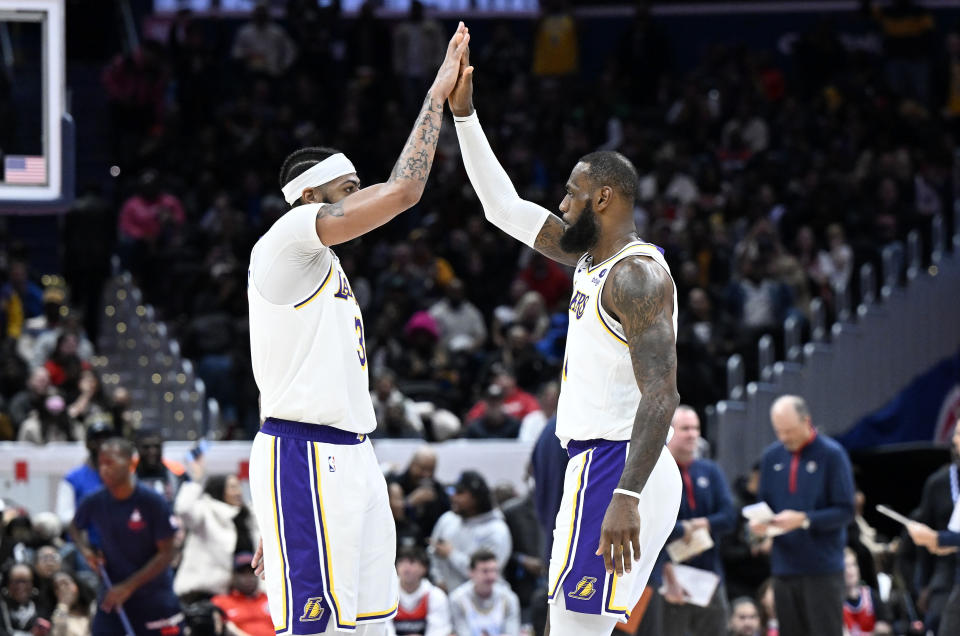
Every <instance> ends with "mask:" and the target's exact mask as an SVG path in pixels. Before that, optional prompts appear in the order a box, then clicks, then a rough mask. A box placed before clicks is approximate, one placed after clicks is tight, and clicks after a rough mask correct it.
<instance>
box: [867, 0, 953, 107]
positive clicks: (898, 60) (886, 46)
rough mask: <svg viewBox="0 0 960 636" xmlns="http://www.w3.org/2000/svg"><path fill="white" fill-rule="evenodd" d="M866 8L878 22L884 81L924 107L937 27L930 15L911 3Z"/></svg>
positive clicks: (869, 3)
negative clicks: (884, 73)
mask: <svg viewBox="0 0 960 636" xmlns="http://www.w3.org/2000/svg"><path fill="white" fill-rule="evenodd" d="M864 5H865V6H867V7H869V8H870V9H871V10H872V12H873V16H874V18H876V20H877V21H878V22H879V23H880V30H881V31H882V33H883V51H884V53H885V55H886V58H887V68H886V74H887V82H888V83H889V84H890V87H891V88H893V90H894V92H896V93H897V94H898V95H900V96H901V97H904V98H908V99H915V100H917V101H919V102H920V103H921V104H924V105H925V104H926V103H927V100H928V98H929V96H930V60H929V57H930V54H931V53H932V36H933V34H934V32H935V28H936V25H935V23H934V21H933V16H932V15H931V14H930V12H929V11H927V10H926V9H925V8H924V7H921V6H917V5H916V4H915V3H914V1H913V0H895V1H894V2H893V4H892V6H889V7H882V8H881V7H878V6H874V5H873V2H872V1H871V0H866V1H865V2H864Z"/></svg>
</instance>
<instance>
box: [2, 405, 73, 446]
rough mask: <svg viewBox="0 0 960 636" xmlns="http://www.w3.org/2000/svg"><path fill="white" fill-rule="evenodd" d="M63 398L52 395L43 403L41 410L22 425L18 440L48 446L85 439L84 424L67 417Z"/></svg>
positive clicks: (32, 413) (32, 412)
mask: <svg viewBox="0 0 960 636" xmlns="http://www.w3.org/2000/svg"><path fill="white" fill-rule="evenodd" d="M65 406H66V405H65V404H64V401H63V398H62V397H60V396H59V395H51V396H49V397H47V399H46V400H44V401H43V404H42V405H41V406H40V408H39V410H36V411H31V412H30V416H29V417H28V418H27V419H25V420H24V421H23V423H22V424H21V425H20V432H19V433H18V435H17V439H18V440H19V441H21V442H31V443H33V444H46V443H47V442H65V441H70V442H76V441H82V440H83V438H84V430H83V424H81V423H79V422H77V421H76V420H72V419H71V418H70V416H69V415H67V412H66V409H65Z"/></svg>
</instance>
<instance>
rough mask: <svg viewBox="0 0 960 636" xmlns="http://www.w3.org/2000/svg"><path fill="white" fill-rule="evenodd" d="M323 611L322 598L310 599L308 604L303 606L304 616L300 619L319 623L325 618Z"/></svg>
mask: <svg viewBox="0 0 960 636" xmlns="http://www.w3.org/2000/svg"><path fill="white" fill-rule="evenodd" d="M323 610H324V607H323V597H322V596H314V597H312V598H308V599H307V602H306V604H304V606H303V616H301V617H300V621H301V622H306V621H318V620H320V619H321V618H322V617H323Z"/></svg>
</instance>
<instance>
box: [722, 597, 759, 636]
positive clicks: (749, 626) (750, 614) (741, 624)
mask: <svg viewBox="0 0 960 636" xmlns="http://www.w3.org/2000/svg"><path fill="white" fill-rule="evenodd" d="M727 636H762V634H761V633H760V611H759V610H758V609H757V604H756V603H755V602H754V601H753V599H752V598H750V597H749V596H740V597H738V598H736V599H734V600H733V602H732V603H731V604H730V628H729V629H728V630H727Z"/></svg>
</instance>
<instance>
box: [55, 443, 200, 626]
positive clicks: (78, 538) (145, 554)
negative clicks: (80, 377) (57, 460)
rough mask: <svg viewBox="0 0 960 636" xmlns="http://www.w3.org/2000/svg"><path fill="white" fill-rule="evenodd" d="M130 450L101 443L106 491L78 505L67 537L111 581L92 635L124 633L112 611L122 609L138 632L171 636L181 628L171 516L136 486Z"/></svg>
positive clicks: (156, 499)
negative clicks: (96, 540)
mask: <svg viewBox="0 0 960 636" xmlns="http://www.w3.org/2000/svg"><path fill="white" fill-rule="evenodd" d="M134 452H135V449H134V447H133V444H131V443H130V442H128V441H126V440H123V439H120V438H113V439H110V440H107V441H106V442H104V443H103V445H102V447H101V448H100V452H99V453H98V456H97V459H98V465H99V469H100V476H101V478H102V479H103V484H104V488H103V489H102V490H99V491H97V492H96V493H94V494H92V495H91V496H89V497H87V498H86V499H84V500H83V501H82V502H80V505H79V506H78V507H77V514H76V516H75V517H74V519H73V522H72V523H71V527H70V535H71V536H72V537H73V540H74V542H75V543H76V544H77V546H78V547H79V548H80V550H81V551H82V552H83V555H84V557H85V558H86V560H87V563H89V564H90V567H91V568H93V569H94V570H97V569H99V568H100V567H103V568H105V571H106V573H107V574H108V575H109V577H110V581H111V582H112V583H113V586H112V587H111V588H110V589H109V590H108V591H107V592H106V594H105V595H104V596H103V598H102V600H101V601H100V604H99V607H98V608H97V614H96V616H95V617H94V619H93V632H94V633H95V634H105V633H113V634H116V633H121V632H122V630H123V626H122V625H121V622H120V619H119V617H118V615H117V612H116V611H115V610H116V609H117V607H118V606H119V605H123V609H124V611H125V612H126V614H127V617H128V618H129V620H130V622H131V624H132V625H133V626H134V630H135V631H137V633H139V634H145V635H146V634H150V635H156V636H160V634H161V633H162V634H163V636H174V635H176V634H180V633H181V632H182V630H183V627H184V625H183V614H181V613H180V602H179V601H178V600H177V597H176V596H175V595H174V593H173V572H171V570H170V563H171V562H172V561H173V556H174V547H173V533H174V528H173V526H172V525H171V518H172V516H171V512H170V508H169V506H168V505H167V502H166V501H165V500H164V499H163V497H161V496H160V495H158V494H156V493H155V492H153V491H152V490H150V489H148V488H146V487H145V486H143V485H142V484H138V483H137V480H136V477H135V475H134V472H133V455H134ZM90 525H92V526H93V527H94V528H96V529H97V531H98V533H99V534H100V538H101V545H100V549H101V550H102V555H103V556H100V555H99V554H98V553H96V552H94V551H93V548H92V547H91V545H90V543H89V541H88V540H87V538H86V537H85V536H84V535H85V533H84V532H83V530H82V529H83V528H86V527H88V526H90ZM148 624H149V625H150V627H148V626H147V625H148Z"/></svg>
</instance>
